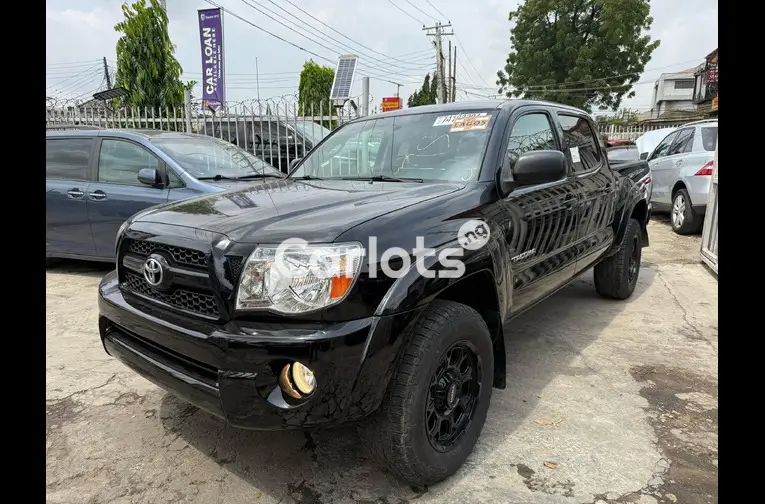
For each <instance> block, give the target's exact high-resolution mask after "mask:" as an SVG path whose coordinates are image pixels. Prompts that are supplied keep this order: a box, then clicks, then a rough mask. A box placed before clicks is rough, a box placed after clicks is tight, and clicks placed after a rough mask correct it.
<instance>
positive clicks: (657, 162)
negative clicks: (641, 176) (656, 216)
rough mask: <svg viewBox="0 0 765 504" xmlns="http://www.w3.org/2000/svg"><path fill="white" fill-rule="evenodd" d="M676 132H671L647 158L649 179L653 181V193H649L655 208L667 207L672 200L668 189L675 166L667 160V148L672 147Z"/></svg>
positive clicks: (670, 190)
mask: <svg viewBox="0 0 765 504" xmlns="http://www.w3.org/2000/svg"><path fill="white" fill-rule="evenodd" d="M678 133H679V132H678V131H673V132H672V133H670V134H669V135H667V136H666V137H665V138H664V140H662V141H661V142H660V143H659V145H657V146H656V148H655V149H654V150H653V152H652V153H651V155H650V156H649V158H648V166H650V167H651V179H652V180H653V191H652V193H651V202H652V203H653V204H654V205H655V206H656V205H657V204H658V205H660V208H662V207H669V205H670V203H672V202H671V201H670V200H671V199H672V188H671V187H669V185H670V183H671V182H672V174H673V173H674V170H675V165H674V163H673V162H672V160H671V159H668V156H667V154H669V148H670V147H671V146H672V142H674V140H675V138H677V134H678Z"/></svg>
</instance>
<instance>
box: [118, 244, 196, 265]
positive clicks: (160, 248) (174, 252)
mask: <svg viewBox="0 0 765 504" xmlns="http://www.w3.org/2000/svg"><path fill="white" fill-rule="evenodd" d="M126 247H127V251H128V252H131V253H133V254H137V255H140V256H143V257H148V256H149V255H150V254H152V253H154V252H165V253H166V254H169V255H170V257H171V258H172V259H173V261H175V263H176V264H179V265H184V266H191V267H193V268H207V255H206V254H205V253H204V252H202V251H201V250H194V249H189V248H185V247H176V246H173V245H166V244H164V243H154V242H150V241H139V240H132V239H130V240H128V243H127V244H126Z"/></svg>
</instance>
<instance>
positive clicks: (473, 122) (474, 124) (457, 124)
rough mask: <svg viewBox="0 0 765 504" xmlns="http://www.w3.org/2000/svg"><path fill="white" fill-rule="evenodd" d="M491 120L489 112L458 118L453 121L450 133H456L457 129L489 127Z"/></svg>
mask: <svg viewBox="0 0 765 504" xmlns="http://www.w3.org/2000/svg"><path fill="white" fill-rule="evenodd" d="M490 120H491V116H490V115H489V114H481V115H479V116H475V117H465V118H462V119H457V120H456V121H454V122H453V123H452V127H451V128H449V133H454V132H456V131H475V130H485V129H486V128H488V127H489V121H490Z"/></svg>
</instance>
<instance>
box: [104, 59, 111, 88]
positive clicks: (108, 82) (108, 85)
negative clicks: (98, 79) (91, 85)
mask: <svg viewBox="0 0 765 504" xmlns="http://www.w3.org/2000/svg"><path fill="white" fill-rule="evenodd" d="M104 78H105V79H106V89H111V88H112V78H111V76H110V75H109V65H107V64H106V56H104Z"/></svg>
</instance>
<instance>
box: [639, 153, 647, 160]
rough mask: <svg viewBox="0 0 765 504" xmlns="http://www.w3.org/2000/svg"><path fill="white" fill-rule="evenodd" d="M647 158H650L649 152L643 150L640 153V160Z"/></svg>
mask: <svg viewBox="0 0 765 504" xmlns="http://www.w3.org/2000/svg"><path fill="white" fill-rule="evenodd" d="M646 159H648V153H647V152H641V153H640V160H641V161H645V160H646Z"/></svg>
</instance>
